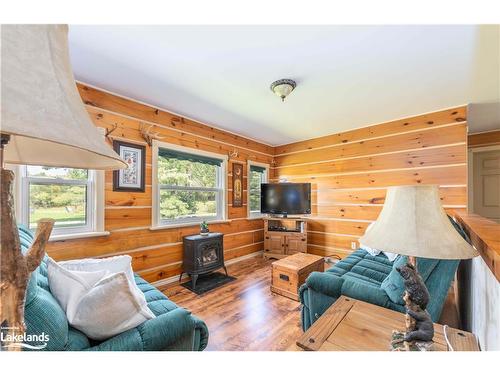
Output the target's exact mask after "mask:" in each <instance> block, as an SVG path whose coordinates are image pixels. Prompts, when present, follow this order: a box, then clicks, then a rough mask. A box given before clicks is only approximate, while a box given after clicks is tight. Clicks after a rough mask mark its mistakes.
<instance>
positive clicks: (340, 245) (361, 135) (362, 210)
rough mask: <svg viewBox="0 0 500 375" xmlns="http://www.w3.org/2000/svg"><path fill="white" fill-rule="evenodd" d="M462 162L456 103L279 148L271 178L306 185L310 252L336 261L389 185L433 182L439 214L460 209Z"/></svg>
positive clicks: (463, 135)
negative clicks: (309, 194)
mask: <svg viewBox="0 0 500 375" xmlns="http://www.w3.org/2000/svg"><path fill="white" fill-rule="evenodd" d="M466 162H467V122H466V107H465V106H462V107H457V108H452V109H447V110H443V111H439V112H434V113H429V114H425V115H421V116H415V117H410V118H406V119H402V120H397V121H391V122H387V123H383V124H378V125H374V126H369V127H364V128H360V129H356V130H352V131H348V132H344V133H338V134H333V135H329V136H325V137H320V138H315V139H310V140H306V141H302V142H296V143H292V144H287V145H283V146H278V147H276V148H275V165H274V168H273V169H272V176H273V179H274V180H275V181H278V180H279V179H286V180H287V181H290V182H310V183H312V190H313V193H312V216H311V217H310V219H309V220H308V222H309V224H308V230H309V233H308V251H309V252H311V253H314V254H318V255H322V256H338V257H341V258H342V257H345V256H346V255H348V254H349V253H350V252H351V251H352V250H351V245H352V243H354V244H355V246H358V239H359V237H360V236H361V235H362V234H363V233H364V231H365V229H366V227H367V226H368V225H369V224H370V223H371V222H372V221H374V220H375V219H376V218H377V216H378V214H379V212H380V210H381V209H382V205H383V203H384V198H385V193H386V188H387V187H388V186H394V185H412V184H438V185H439V186H440V194H441V200H442V203H443V205H444V207H445V209H447V210H448V211H449V210H451V209H453V208H465V207H466V204H467V202H466V200H467V192H466V181H467V167H466ZM394 230H397V228H394Z"/></svg>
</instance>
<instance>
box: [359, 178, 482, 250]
mask: <svg viewBox="0 0 500 375" xmlns="http://www.w3.org/2000/svg"><path fill="white" fill-rule="evenodd" d="M359 242H360V243H361V244H363V245H365V246H368V247H371V248H373V249H378V250H381V251H387V252H391V253H398V254H402V255H408V256H415V257H422V258H434V259H468V258H473V257H475V256H477V255H479V254H478V252H477V251H476V250H475V249H474V248H473V247H472V246H470V245H469V244H468V243H467V242H466V241H465V240H464V239H463V238H462V237H461V236H460V234H459V233H458V232H457V231H456V229H455V228H454V227H453V225H452V224H451V223H450V220H449V219H448V217H447V215H446V212H445V211H444V209H443V207H442V205H441V201H440V199H439V191H438V187H437V186H434V185H416V186H395V187H390V188H388V189H387V195H386V198H385V204H384V207H383V208H382V212H381V213H380V215H379V217H378V219H377V221H376V222H375V223H374V224H373V225H372V226H371V227H370V229H369V230H367V231H366V233H365V234H364V236H363V237H361V238H360V239H359Z"/></svg>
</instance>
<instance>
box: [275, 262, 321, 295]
mask: <svg viewBox="0 0 500 375" xmlns="http://www.w3.org/2000/svg"><path fill="white" fill-rule="evenodd" d="M324 269H325V259H324V258H323V257H321V256H319V255H314V254H307V253H297V254H294V255H290V256H287V257H286V258H283V259H280V260H277V261H275V262H273V264H272V279H271V291H272V292H274V293H277V294H280V295H282V296H285V297H288V298H291V299H294V300H296V301H298V300H299V293H298V292H299V288H300V286H301V285H302V284H304V282H305V281H306V279H307V276H309V274H310V273H311V272H313V271H318V272H323V271H324Z"/></svg>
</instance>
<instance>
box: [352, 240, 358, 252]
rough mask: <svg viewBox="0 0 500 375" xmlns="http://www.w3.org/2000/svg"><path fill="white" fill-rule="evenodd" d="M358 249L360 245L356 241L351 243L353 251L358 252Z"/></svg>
mask: <svg viewBox="0 0 500 375" xmlns="http://www.w3.org/2000/svg"><path fill="white" fill-rule="evenodd" d="M357 248H358V243H357V242H356V241H352V242H351V249H353V250H356V249H357Z"/></svg>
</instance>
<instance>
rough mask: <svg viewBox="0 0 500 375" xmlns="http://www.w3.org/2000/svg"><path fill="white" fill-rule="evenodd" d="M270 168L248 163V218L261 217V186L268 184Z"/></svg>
mask: <svg viewBox="0 0 500 375" xmlns="http://www.w3.org/2000/svg"><path fill="white" fill-rule="evenodd" d="M268 170H269V166H268V165H266V164H258V163H255V162H251V161H249V162H248V216H249V217H251V218H252V217H260V216H262V214H261V213H260V184H263V183H266V182H267V176H268Z"/></svg>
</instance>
